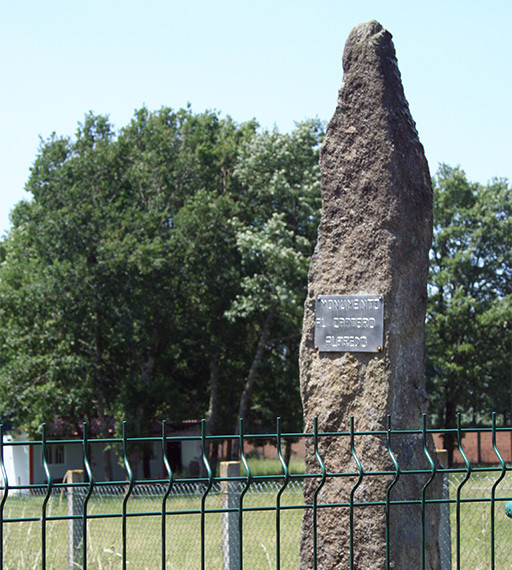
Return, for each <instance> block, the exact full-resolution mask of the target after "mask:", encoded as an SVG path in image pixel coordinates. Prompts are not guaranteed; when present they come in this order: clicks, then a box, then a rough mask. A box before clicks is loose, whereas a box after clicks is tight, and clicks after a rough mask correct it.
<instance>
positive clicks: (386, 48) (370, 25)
mask: <svg viewBox="0 0 512 570" xmlns="http://www.w3.org/2000/svg"><path fill="white" fill-rule="evenodd" d="M391 38H392V35H391V34H390V33H389V32H388V31H387V30H386V29H385V28H383V27H382V25H381V24H379V22H377V21H376V20H371V21H370V22H363V23H361V24H357V26H354V28H352V31H351V32H350V34H349V36H348V39H347V42H346V44H345V50H344V52H343V68H344V70H345V72H347V71H349V70H350V67H351V66H352V64H353V63H354V62H356V61H358V60H360V58H361V56H362V57H363V58H365V59H366V58H367V57H368V54H369V52H373V53H377V54H381V55H382V56H384V57H389V56H392V57H394V56H395V48H394V46H393V42H392V39H391Z"/></svg>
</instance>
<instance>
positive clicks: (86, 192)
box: [0, 108, 322, 434]
mask: <svg viewBox="0 0 512 570" xmlns="http://www.w3.org/2000/svg"><path fill="white" fill-rule="evenodd" d="M256 127H257V125H256V124H255V123H254V122H249V123H246V124H243V125H238V124H236V123H235V122H234V121H232V119H230V118H229V117H227V118H225V119H221V118H220V117H219V116H218V114H217V113H212V112H205V113H200V114H194V113H192V111H191V110H190V108H188V109H181V110H178V111H173V110H172V109H168V108H162V109H160V110H159V111H156V112H152V113H151V112H149V111H148V110H147V109H145V108H142V109H140V110H138V111H136V112H135V114H134V117H133V119H132V120H131V122H130V123H129V124H128V125H127V126H126V127H124V128H123V129H121V130H120V132H119V133H116V132H115V131H114V129H113V128H112V126H111V125H110V123H109V121H108V119H107V118H106V117H102V116H94V115H92V114H89V115H87V116H86V117H85V119H84V122H83V124H80V125H79V127H78V130H77V133H76V136H75V137H74V138H73V139H68V138H59V137H57V136H56V135H55V134H54V135H52V136H51V137H50V138H49V139H48V140H46V141H42V142H41V146H40V149H39V153H38V156H37V157H36V160H35V162H34V165H33V167H32V169H31V175H30V178H29V180H28V182H27V190H29V191H30V192H31V194H32V200H31V201H29V202H22V203H20V204H18V205H17V206H16V207H15V209H14V210H13V212H12V216H11V219H12V224H13V225H12V229H11V231H10V233H9V235H8V236H7V238H6V239H5V240H4V241H3V242H2V243H1V247H0V259H1V260H2V262H1V266H0V331H1V335H0V337H1V346H0V399H1V404H0V413H1V415H2V417H3V418H4V419H8V420H11V421H12V422H13V423H15V424H16V425H18V426H22V427H25V428H27V429H28V430H29V431H35V430H36V429H38V427H39V426H40V424H41V422H43V421H49V420H51V419H53V418H54V417H63V418H66V419H67V420H68V421H70V422H71V423H72V424H76V425H78V423H79V422H80V421H81V420H84V419H90V418H91V417H94V416H97V417H99V418H100V420H101V421H102V424H103V430H104V433H106V431H105V430H106V429H107V421H106V417H107V416H114V417H116V418H118V419H119V420H121V419H127V420H128V422H129V426H128V427H129V431H130V432H131V433H135V434H140V433H143V432H147V431H148V430H149V429H150V427H151V426H150V424H151V420H152V419H154V418H156V417H161V416H165V417H167V418H168V419H170V420H173V421H179V420H181V419H185V418H194V417H201V416H204V415H205V413H206V410H207V409H208V410H209V411H208V415H209V416H211V417H212V418H214V419H215V421H214V422H213V421H212V422H210V424H209V427H210V428H211V430H219V429H221V428H222V429H226V428H227V427H228V426H229V428H230V429H232V426H233V425H234V424H235V417H236V409H237V407H238V400H239V399H240V396H241V393H242V391H243V387H244V383H245V382H246V379H247V377H248V375H249V371H250V370H252V371H253V372H254V374H253V381H255V382H256V383H257V385H259V384H261V390H262V391H264V390H265V387H266V386H268V385H269V384H272V382H274V381H276V382H277V380H276V379H277V378H280V377H281V376H282V375H283V371H284V375H285V376H287V377H288V374H289V372H288V371H289V370H292V369H293V370H294V373H295V372H296V366H292V367H290V365H289V363H288V355H289V357H292V356H295V353H296V352H295V350H294V349H292V348H289V347H290V346H291V344H293V345H294V346H296V345H297V344H298V331H299V329H300V320H301V308H302V303H303V299H304V295H305V287H304V280H305V274H306V271H307V266H308V263H309V256H310V255H311V251H312V244H313V242H314V239H315V231H316V224H317V223H318V205H319V184H318V180H317V178H318V166H317V162H318V145H319V141H320V138H321V133H322V127H321V125H320V124H319V123H318V122H309V123H304V124H301V125H298V126H297V129H296V130H295V131H294V132H293V133H290V134H286V135H281V134H279V133H278V132H277V131H273V132H271V133H269V132H261V133H256ZM253 167H254V168H255V169H254V170H253ZM270 310H271V312H272V316H273V319H272V322H271V323H269V327H268V332H269V335H270V333H272V334H271V335H270V336H268V338H267V339H266V342H265V343H264V350H265V352H266V355H267V356H269V357H270V355H272V354H273V353H275V352H278V353H279V357H277V358H274V365H273V366H272V367H271V368H268V367H267V368H266V369H265V372H266V373H267V377H265V378H262V375H261V370H260V371H259V372H258V370H257V368H258V366H253V364H254V361H255V353H257V347H258V346H259V344H261V343H259V341H260V339H261V332H262V327H263V322H264V321H265V319H267V317H268V313H269V311H270ZM267 320H268V319H267ZM290 335H292V337H293V338H291V339H289V340H286V339H285V340H276V339H284V338H285V337H287V336H290ZM274 337H275V338H274ZM295 380H296V379H295ZM294 398H295V400H294V401H295V404H296V407H297V408H300V403H299V399H298V389H297V388H295V389H294ZM281 400H282V401H285V400H286V396H285V395H282V398H281ZM255 409H256V410H257V406H256V407H255Z"/></svg>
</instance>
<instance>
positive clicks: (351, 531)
mask: <svg viewBox="0 0 512 570" xmlns="http://www.w3.org/2000/svg"><path fill="white" fill-rule="evenodd" d="M354 434H355V432H354V416H350V453H351V454H352V458H353V459H354V461H355V463H356V465H357V469H358V471H359V477H358V479H357V481H356V483H355V485H354V486H353V487H352V490H351V491H350V507H349V508H350V513H349V517H350V570H353V568H354V496H355V492H356V489H357V488H358V487H359V485H360V484H361V481H362V480H363V477H364V471H363V466H362V465H361V462H360V461H359V457H358V456H357V453H356V448H355V441H354Z"/></svg>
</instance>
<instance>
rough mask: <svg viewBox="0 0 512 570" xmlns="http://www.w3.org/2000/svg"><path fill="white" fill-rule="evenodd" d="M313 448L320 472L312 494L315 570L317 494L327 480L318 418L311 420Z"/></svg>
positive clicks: (315, 561)
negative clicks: (320, 476) (321, 451)
mask: <svg viewBox="0 0 512 570" xmlns="http://www.w3.org/2000/svg"><path fill="white" fill-rule="evenodd" d="M313 447H314V450H315V457H316V460H317V461H318V464H319V465H320V469H321V471H322V478H321V480H320V483H319V485H318V486H317V488H316V489H315V492H314V493H313V569H314V570H316V569H317V567H318V528H317V520H318V493H319V492H320V489H321V488H322V487H323V486H324V483H325V480H326V479H327V470H326V469H325V463H324V461H323V459H322V456H321V455H320V451H319V449H318V416H315V417H314V419H313Z"/></svg>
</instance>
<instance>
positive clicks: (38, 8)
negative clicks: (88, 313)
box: [0, 0, 512, 235]
mask: <svg viewBox="0 0 512 570" xmlns="http://www.w3.org/2000/svg"><path fill="white" fill-rule="evenodd" d="M372 19H376V20H378V21H379V22H380V23H381V24H382V25H383V26H384V27H385V28H387V29H388V30H389V31H390V32H391V33H392V34H393V40H394V43H395V48H396V51H397V57H398V64H399V67H400V70H401V73H402V80H403V83H404V88H405V93H406V97H407V99H408V101H409V104H410V107H411V112H412V114H413V117H414V119H415V121H416V123H417V127H418V131H419V133H420V139H421V141H422V142H423V145H424V147H425V151H426V155H427V159H428V161H429V165H430V169H431V172H432V173H434V172H435V171H436V169H437V165H438V164H439V163H440V162H446V163H448V164H451V165H454V166H455V165H457V164H459V165H461V166H462V167H463V168H464V169H465V170H466V172H467V174H468V177H469V178H470V179H471V180H475V181H478V182H482V183H486V182H487V181H488V180H489V179H491V178H492V177H494V176H500V177H506V178H508V179H509V180H511V179H512V160H511V159H512V143H511V133H512V111H511V107H512V106H511V103H510V93H511V92H512V57H511V56H512V49H511V37H512V36H511V34H510V28H511V25H512V2H510V1H509V0H500V1H497V0H487V2H486V3H485V4H484V3H483V2H476V1H473V0H466V1H459V0H452V1H446V0H443V1H440V0H431V1H430V2H419V1H415V0H408V1H407V2H405V1H393V0H381V1H376V0H373V1H365V0H357V1H352V0H350V1H348V0H315V1H314V2H313V1H308V2H306V1H302V0H272V1H269V0H259V1H258V2H248V1H245V0H217V1H215V2H212V1H211V0H208V1H207V0H181V1H180V2H176V1H174V0H145V1H144V2H140V1H139V2H135V1H132V0H123V1H121V0H65V1H64V0H44V1H41V0H17V1H16V2H3V3H2V6H1V7H0V54H1V55H0V77H1V84H2V87H1V89H0V109H1V114H2V117H1V125H2V137H1V141H0V145H1V146H0V235H1V234H2V233H3V232H4V231H5V230H6V229H7V228H8V225H9V224H8V212H9V210H10V209H11V208H12V206H13V205H14V204H15V203H16V202H17V201H18V200H20V199H27V198H30V195H29V194H27V193H26V192H24V189H23V188H24V184H25V182H26V180H27V178H28V175H29V168H30V165H31V164H32V162H33V160H34V158H35V156H36V153H37V148H38V145H39V137H40V136H41V137H43V138H47V137H48V136H49V135H50V134H51V133H52V131H55V132H56V133H57V134H59V135H73V134H74V132H75V130H76V127H77V123H78V122H79V121H81V120H82V119H83V117H84V114H85V113H86V112H87V111H89V110H92V111H93V112H95V113H101V114H108V115H109V116H110V119H111V121H112V122H113V123H114V125H115V126H116V127H117V128H120V127H122V126H124V125H125V124H126V123H128V121H129V120H130V118H131V117H132V115H133V111H134V109H136V108H139V107H141V106H142V105H146V106H147V107H148V108H149V109H151V110H153V109H158V108H160V107H161V106H170V107H173V108H179V107H182V106H184V105H186V104H187V102H188V101H189V102H190V103H191V104H192V108H193V110H194V111H202V110H204V109H217V110H219V111H221V112H222V114H224V115H226V114H229V115H231V116H232V117H233V118H234V119H235V120H236V121H238V122H242V121H245V120H248V119H251V118H253V117H255V118H256V119H257V120H258V121H259V122H260V124H261V125H262V126H263V127H267V128H272V127H273V126H274V125H276V126H277V127H278V128H279V129H280V130H281V131H287V130H290V129H291V128H293V125H294V121H300V120H303V119H305V118H309V117H315V116H318V117H320V118H321V119H325V120H328V119H329V118H330V117H331V115H332V113H333V111H334V107H335V104H336V97H337V91H338V89H339V87H340V85H341V80H342V68H341V56H342V52H343V46H344V44H345V41H346V38H347V36H348V34H349V32H350V30H351V28H352V27H353V26H354V25H356V24H357V23H359V22H363V21H368V20H372Z"/></svg>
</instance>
